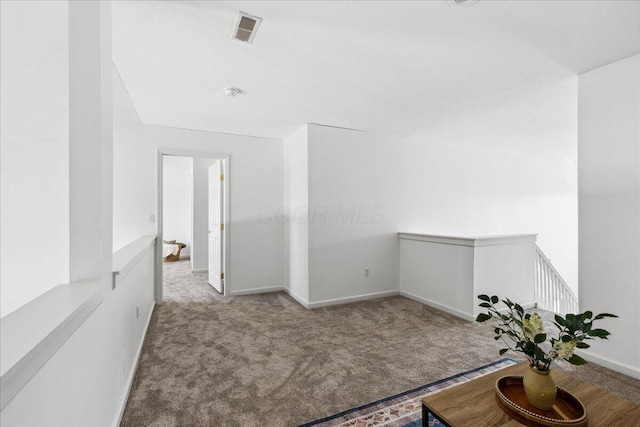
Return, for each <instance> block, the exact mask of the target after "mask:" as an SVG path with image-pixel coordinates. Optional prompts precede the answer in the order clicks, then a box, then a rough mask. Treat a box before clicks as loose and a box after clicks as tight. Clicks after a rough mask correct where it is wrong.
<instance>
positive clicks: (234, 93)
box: [224, 87, 241, 97]
mask: <svg viewBox="0 0 640 427" xmlns="http://www.w3.org/2000/svg"><path fill="white" fill-rule="evenodd" d="M240 92H241V90H240V89H238V88H237V87H228V88H225V90H224V94H225V95H227V96H230V97H234V96H237V95H239V94H240Z"/></svg>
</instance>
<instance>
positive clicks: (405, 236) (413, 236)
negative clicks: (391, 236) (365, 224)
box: [398, 233, 538, 247]
mask: <svg viewBox="0 0 640 427" xmlns="http://www.w3.org/2000/svg"><path fill="white" fill-rule="evenodd" d="M537 236H538V235H537V234H508V235H503V236H477V237H459V236H439V235H434V234H419V233H398V238H399V239H402V240H415V241H419V242H429V243H439V244H443V245H456V246H469V247H481V246H495V245H513V244H517V243H535V241H536V237H537Z"/></svg>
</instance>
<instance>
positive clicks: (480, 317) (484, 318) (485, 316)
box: [476, 313, 491, 322]
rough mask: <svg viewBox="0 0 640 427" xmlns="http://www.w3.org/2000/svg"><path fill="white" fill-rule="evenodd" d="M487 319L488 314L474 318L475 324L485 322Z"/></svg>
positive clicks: (489, 317) (481, 314) (488, 317)
mask: <svg viewBox="0 0 640 427" xmlns="http://www.w3.org/2000/svg"><path fill="white" fill-rule="evenodd" d="M489 319H491V315H490V314H487V313H480V314H478V317H476V322H486V321H487V320H489Z"/></svg>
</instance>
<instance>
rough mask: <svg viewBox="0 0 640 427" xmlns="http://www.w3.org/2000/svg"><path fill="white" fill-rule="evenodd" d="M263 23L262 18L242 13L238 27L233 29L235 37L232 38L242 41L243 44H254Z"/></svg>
mask: <svg viewBox="0 0 640 427" xmlns="http://www.w3.org/2000/svg"><path fill="white" fill-rule="evenodd" d="M260 22H262V18H258V17H257V16H253V15H249V14H248V13H244V12H240V13H239V14H238V19H237V20H236V25H235V26H234V27H233V35H232V36H231V38H233V39H236V40H240V41H241V42H247V43H252V42H253V38H254V37H255V36H256V31H258V27H259V26H260Z"/></svg>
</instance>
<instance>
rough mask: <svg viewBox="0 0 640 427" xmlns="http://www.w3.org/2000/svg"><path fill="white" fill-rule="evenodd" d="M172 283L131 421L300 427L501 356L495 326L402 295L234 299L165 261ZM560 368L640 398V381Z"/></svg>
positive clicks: (147, 351) (138, 382)
mask: <svg viewBox="0 0 640 427" xmlns="http://www.w3.org/2000/svg"><path fill="white" fill-rule="evenodd" d="M164 292H165V301H164V302H163V303H162V304H160V305H158V306H157V307H156V309H155V312H154V314H153V317H152V320H151V324H150V326H149V331H148V332H147V337H146V340H145V343H144V349H143V353H142V356H141V360H140V363H139V366H138V371H137V374H136V378H135V380H134V384H133V388H132V391H131V394H130V397H129V401H128V403H127V407H126V410H125V413H124V418H123V421H122V425H123V426H128V427H130V426H295V425H298V424H301V423H304V422H308V421H312V420H314V419H317V418H321V417H324V416H327V415H330V414H333V413H336V412H340V411H343V410H346V409H349V408H352V407H355V406H359V405H363V404H366V403H368V402H371V401H374V400H377V399H381V398H384V397H387V396H390V395H392V394H395V393H399V392H402V391H404V390H407V389H410V388H413V387H417V386H420V385H424V384H426V383H429V382H432V381H435V380H438V379H441V378H444V377H447V376H450V375H454V374H457V373H459V372H462V371H465V370H468V369H473V368H476V367H479V366H481V365H483V364H486V363H489V362H492V361H495V360H497V359H499V356H498V349H499V345H498V344H496V342H495V341H494V340H493V336H492V330H491V327H489V326H487V325H486V324H476V323H472V322H467V321H464V320H461V319H459V318H456V317H454V316H451V315H449V314H446V313H443V312H441V311H439V310H435V309H433V308H430V307H427V306H424V305H422V304H420V303H417V302H415V301H411V300H409V299H406V298H403V297H390V298H383V299H377V300H371V301H365V302H359V303H354V304H347V305H340V306H332V307H326V308H320V309H314V310H307V309H305V308H304V307H302V306H300V305H299V304H298V303H296V302H295V301H294V300H293V299H291V298H290V297H289V296H288V295H287V294H285V293H283V292H278V293H271V294H261V295H255V296H243V297H233V298H224V297H222V296H220V295H218V294H217V293H216V292H215V290H213V288H211V287H210V286H209V285H208V284H207V283H206V275H204V274H192V273H191V272H190V269H189V263H188V262H187V261H180V262H176V263H170V264H165V288H164ZM611 329H612V331H614V333H615V329H614V328H613V325H612V327H611ZM507 356H509V353H508V354H507ZM510 357H513V358H517V356H516V355H513V354H512V355H511V356H510ZM556 366H557V367H558V368H561V369H566V370H570V371H571V372H573V373H574V374H575V375H577V376H578V377H580V378H581V379H582V380H583V381H585V382H590V383H594V384H597V385H599V386H601V387H604V388H606V389H608V390H610V391H612V392H614V393H617V394H619V395H622V396H623V397H626V398H627V399H630V400H633V401H635V402H640V381H638V380H635V379H632V378H629V377H626V376H624V375H621V374H618V373H615V372H613V371H610V370H607V369H604V368H602V367H599V366H596V365H593V364H590V365H587V367H573V366H571V365H568V364H566V363H560V364H558V365H556Z"/></svg>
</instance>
